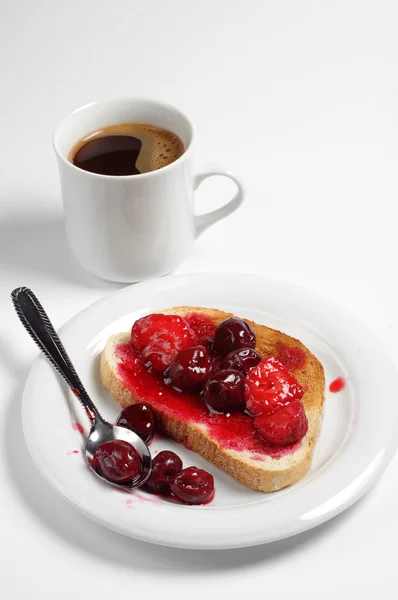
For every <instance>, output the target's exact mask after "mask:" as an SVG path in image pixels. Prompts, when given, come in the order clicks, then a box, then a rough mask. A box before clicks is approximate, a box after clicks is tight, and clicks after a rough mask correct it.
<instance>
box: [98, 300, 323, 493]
mask: <svg viewBox="0 0 398 600" xmlns="http://www.w3.org/2000/svg"><path fill="white" fill-rule="evenodd" d="M161 312H162V313H164V314H176V315H180V316H182V317H183V316H184V315H187V314H190V313H193V312H194V313H200V314H203V315H205V316H207V317H209V318H211V319H212V320H213V321H214V323H215V324H216V325H218V324H219V323H221V322H222V321H223V320H225V319H227V318H229V317H232V316H234V315H232V314H231V313H226V312H223V311H220V310H217V309H211V308H203V307H192V306H179V307H175V308H172V309H167V310H163V311H161ZM241 318H244V317H241ZM245 321H247V322H248V323H249V324H250V325H251V327H252V328H253V329H254V331H255V334H256V350H257V352H258V353H259V354H260V355H261V356H262V357H265V356H277V354H278V344H280V343H282V344H284V345H286V346H289V347H299V348H301V349H302V350H303V352H304V353H305V357H306V360H305V364H304V366H303V367H302V368H300V369H296V370H293V371H292V372H293V374H294V376H295V377H296V379H297V380H298V381H299V383H300V384H301V385H302V386H303V387H304V388H305V390H306V391H305V393H304V396H303V398H302V402H303V404H304V408H305V412H306V415H307V419H308V432H307V434H306V436H305V437H304V438H303V439H302V440H301V442H300V443H299V444H297V445H296V446H295V447H294V450H293V451H291V452H289V453H287V454H283V453H282V454H281V455H280V456H278V457H275V456H270V455H267V454H264V455H261V456H258V455H256V456H253V453H252V452H250V451H244V450H243V451H242V450H239V451H237V450H234V449H231V448H226V447H223V446H222V445H220V444H219V442H218V441H217V439H213V438H212V436H211V434H210V433H209V432H208V431H207V429H206V426H205V425H203V424H200V423H196V422H193V421H188V422H187V421H184V420H181V419H179V418H176V417H175V416H173V415H171V414H169V413H168V412H167V410H159V408H158V406H153V405H152V408H153V410H154V412H155V414H156V418H157V422H158V423H159V424H160V425H161V428H162V430H163V431H164V432H165V433H166V435H168V436H169V437H170V438H172V439H174V440H176V441H178V442H182V443H183V444H184V445H186V446H187V447H188V448H190V449H192V450H194V451H195V452H197V453H198V454H200V455H201V456H203V457H204V458H205V459H207V460H208V461H210V462H211V463H213V464H214V465H216V466H217V467H219V468H220V469H222V470H223V471H225V472H226V473H228V474H229V475H231V476H232V477H233V478H234V479H236V480H237V481H239V482H240V483H242V484H244V485H246V486H248V487H250V488H252V489H254V490H259V491H263V492H274V491H277V490H280V489H282V488H284V487H287V486H289V485H292V484H293V483H296V482H297V481H298V480H299V479H301V478H302V477H303V476H304V475H305V474H306V473H307V471H308V470H309V468H310V466H311V463H312V457H313V453H314V448H315V444H316V441H317V438H318V435H319V433H320V428H321V424H322V416H323V404H324V390H325V378H324V372H323V367H322V365H321V363H320V362H319V360H318V359H317V358H316V357H315V356H314V355H313V354H312V353H311V352H310V351H309V350H308V348H306V346H304V345H303V344H302V343H301V342H300V341H299V340H297V339H295V338H292V337H290V336H288V335H286V334H285V333H283V332H281V331H278V330H276V329H271V328H269V327H267V326H265V325H259V324H258V323H255V322H253V321H251V320H249V319H245ZM129 342H130V332H124V333H119V334H116V335H113V336H111V337H110V338H109V340H108V341H107V343H106V346H105V348H104V350H103V353H102V356H101V380H102V383H103V384H104V386H105V387H106V388H107V389H108V390H109V392H110V393H111V395H112V396H113V398H114V399H115V400H117V402H118V403H119V404H120V406H122V407H123V408H125V407H126V406H129V405H131V404H135V403H138V402H142V401H143V399H142V398H141V397H140V396H139V394H137V392H136V390H134V389H131V387H130V386H127V385H126V383H125V382H124V381H123V378H122V377H121V375H120V371H119V368H118V362H119V358H118V356H117V348H118V346H119V345H121V344H128V343H129ZM145 403H146V404H151V402H150V398H148V397H146V398H145Z"/></svg>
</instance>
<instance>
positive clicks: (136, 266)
mask: <svg viewBox="0 0 398 600" xmlns="http://www.w3.org/2000/svg"><path fill="white" fill-rule="evenodd" d="M118 123H149V124H151V125H155V126H157V127H161V128H163V129H169V130H171V131H173V132H174V133H175V134H177V135H178V136H179V137H180V139H181V140H182V141H183V143H184V147H185V151H184V154H182V156H180V157H179V158H178V159H177V160H175V161H174V162H173V163H171V164H169V165H167V166H165V167H162V168H160V169H158V170H156V171H151V172H149V173H143V174H140V175H128V176H113V175H100V174H97V173H91V172H89V171H84V170H83V169H80V168H78V167H76V166H75V165H74V164H73V163H71V162H70V161H69V160H68V156H69V153H70V151H71V149H72V148H73V146H74V145H75V144H76V142H78V141H79V140H80V139H82V138H83V137H84V136H86V135H88V134H90V133H92V132H93V131H97V130H100V129H102V128H104V127H108V126H110V125H115V124H118ZM53 143H54V149H55V153H56V155H57V159H58V167H59V173H60V179H61V189H62V199H63V205H64V214H65V224H66V234H67V238H68V242H69V246H70V248H71V250H72V252H73V254H74V255H75V257H76V258H77V260H78V261H79V262H80V263H81V265H82V266H83V267H84V268H85V269H87V271H89V272H90V273H92V274H94V275H97V276H98V277H101V278H103V279H108V280H110V281H117V282H125V283H133V282H137V281H142V280H143V279H149V278H152V277H160V276H162V275H165V274H166V273H169V272H170V271H173V270H174V269H175V268H177V267H178V265H179V264H180V263H181V262H182V261H183V260H184V259H185V258H186V256H187V255H188V254H189V252H190V250H191V247H192V244H193V242H194V240H195V238H196V237H197V236H198V235H200V234H201V233H202V232H203V231H204V230H205V229H206V228H207V227H209V225H211V224H212V223H215V222H216V221H218V220H219V219H222V218H224V217H226V216H227V215H229V214H231V213H232V212H233V211H234V210H236V209H237V208H238V206H239V205H240V204H241V203H242V201H243V198H244V187H243V184H242V182H241V181H240V179H238V178H237V177H236V176H235V175H234V174H232V173H230V172H229V171H226V170H222V169H221V170H220V169H214V170H207V171H203V172H199V173H196V174H195V173H194V167H193V145H194V135H193V126H192V124H191V123H190V121H189V120H188V118H187V117H186V116H185V115H184V114H182V113H181V112H180V111H178V110H177V109H176V108H174V107H173V106H170V105H168V104H164V103H162V102H158V101H154V100H150V99H144V98H125V99H119V100H110V101H103V102H93V103H91V104H87V105H85V106H82V107H81V108H78V109H77V110H75V111H73V112H72V113H70V114H69V115H68V116H67V117H65V118H64V119H63V120H62V121H61V122H60V123H59V125H58V127H57V128H56V130H55V132H54V139H53ZM213 175H223V176H225V177H228V178H230V179H232V180H233V181H234V182H235V183H236V186H237V192H236V194H235V195H234V197H233V198H232V199H231V200H230V201H229V202H228V203H227V204H225V205H224V206H222V207H221V208H218V209H217V210H214V211H213V212H210V213H207V214H205V215H200V216H196V215H195V212H194V190H195V189H196V188H197V187H198V186H199V185H200V184H201V183H202V181H203V180H204V179H206V178H207V177H212V176H213Z"/></svg>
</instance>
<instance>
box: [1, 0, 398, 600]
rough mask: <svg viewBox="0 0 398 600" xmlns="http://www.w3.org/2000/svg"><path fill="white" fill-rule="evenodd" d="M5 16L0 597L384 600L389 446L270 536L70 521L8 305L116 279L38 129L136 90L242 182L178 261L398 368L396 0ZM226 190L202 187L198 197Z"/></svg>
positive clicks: (396, 493)
mask: <svg viewBox="0 0 398 600" xmlns="http://www.w3.org/2000/svg"><path fill="white" fill-rule="evenodd" d="M0 9H1V19H0V61H1V64H0V87H1V94H0V135H1V159H0V165H1V178H0V259H1V261H0V263H1V264H0V292H1V293H0V303H1V312H0V321H1V328H0V382H1V383H0V394H1V399H0V415H1V421H2V424H1V427H2V433H1V438H0V439H1V445H2V454H3V456H2V462H1V471H2V480H3V482H4V483H3V486H2V487H3V489H2V494H1V503H2V507H1V510H0V519H1V525H0V539H1V543H0V553H1V571H2V573H1V579H0V585H1V588H2V590H3V592H4V598H7V599H14V598H18V599H19V598H28V597H32V596H33V597H34V598H36V597H37V598H39V597H40V598H41V599H42V600H47V599H50V598H51V599H53V598H57V599H61V600H64V599H69V598H74V599H80V598H86V597H88V596H89V597H91V598H93V597H95V598H101V599H102V598H110V597H112V596H113V595H114V596H116V595H117V596H118V597H123V598H128V597H135V596H138V595H139V594H141V595H143V594H145V597H146V598H152V597H155V596H157V597H159V598H162V599H166V600H167V599H168V598H173V599H174V600H175V599H177V598H190V599H196V598H200V599H201V600H202V599H203V598H213V597H214V596H215V595H216V594H217V595H219V594H221V593H225V595H228V597H230V598H235V597H236V598H238V597H242V596H245V597H248V596H249V595H254V594H261V597H270V596H274V597H278V598H292V597H295V598H306V599H312V598H314V599H315V598H317V599H318V598H319V597H322V598H324V599H329V598H335V597H340V598H351V597H355V598H362V599H364V600H365V599H367V598H372V599H373V598H382V599H385V598H386V599H390V598H391V599H395V600H396V598H397V597H398V591H397V576H396V571H397V569H396V560H397V559H396V557H397V551H396V548H397V546H396V539H397V537H398V517H397V506H398V477H397V467H398V458H397V457H396V458H395V460H394V461H393V462H392V463H391V465H390V467H389V468H388V470H387V472H386V473H385V475H384V476H383V477H382V478H381V480H380V482H379V483H378V485H377V486H376V488H375V489H374V490H373V491H372V492H370V493H369V494H368V495H367V496H366V497H365V498H364V499H363V500H362V501H361V502H359V503H358V504H357V505H356V506H354V507H353V508H351V509H350V510H348V511H347V512H346V513H344V514H343V515H341V516H339V517H337V518H335V519H334V520H332V521H330V522H329V523H327V524H325V525H323V526H321V527H319V528H317V529H315V530H313V531H310V532H307V533H305V534H303V535H300V536H297V537H295V538H292V539H290V540H284V541H281V542H277V543H273V544H270V545H268V546H262V547H257V548H251V549H250V548H247V549H244V550H231V551H214V552H197V551H182V550H172V549H165V548H160V547H155V546H151V545H147V544H144V543H137V542H134V541H133V540H130V539H127V538H123V537H121V536H119V535H117V534H114V533H111V532H109V531H107V530H105V529H102V528H101V527H99V526H97V525H95V524H94V523H92V522H89V521H88V520H86V519H85V518H84V517H83V516H80V515H79V514H78V513H77V512H76V511H75V510H74V509H73V508H71V507H69V506H68V505H67V504H66V503H65V502H64V501H63V500H62V499H61V498H59V497H58V496H57V494H56V493H55V492H53V491H52V490H51V489H50V488H49V487H48V486H47V484H46V483H44V481H42V479H41V478H40V476H39V475H38V473H37V472H36V470H35V468H34V466H33V464H32V462H31V459H30V457H29V455H28V453H27V450H26V448H25V445H24V442H23V436H22V429H21V420H20V406H21V392H22V389H23V384H24V380H25V377H26V374H27V371H28V369H29V366H30V364H31V362H32V360H33V359H34V357H35V356H36V355H37V352H36V350H35V347H34V345H33V343H32V342H31V340H30V339H29V338H28V336H27V335H26V333H25V332H24V330H23V329H22V327H21V325H20V324H19V322H18V321H17V318H16V317H15V316H14V314H13V311H12V308H11V305H10V301H9V293H10V292H11V290H12V289H13V288H14V287H16V286H19V285H27V286H29V287H31V288H32V289H33V290H34V291H35V292H36V294H37V295H38V296H39V298H40V299H41V301H42V303H43V304H44V306H45V307H46V309H47V310H48V312H49V314H50V316H51V318H52V319H53V321H54V324H55V325H56V326H57V327H58V326H60V325H62V323H64V322H65V321H66V320H67V319H69V318H70V317H72V316H73V315H74V314H75V313H76V312H77V311H79V310H80V309H82V308H83V307H85V306H87V305H89V304H90V303H92V302H93V301H95V300H97V299H99V298H101V297H103V296H104V295H106V294H108V293H110V292H112V291H114V290H116V289H118V288H119V287H120V286H119V285H117V284H110V283H106V282H103V281H100V280H98V279H95V278H94V277H92V276H90V275H88V274H87V273H85V272H84V271H83V270H82V269H81V268H80V267H79V265H78V264H76V262H75V261H74V260H73V259H72V257H71V256H70V254H69V251H68V248H67V246H66V242H65V236H64V232H63V225H62V207H61V201H60V192H59V185H58V174H57V170H56V163H55V158H54V156H53V151H52V147H51V135H52V130H53V128H54V127H55V125H56V124H57V121H58V120H59V119H60V118H61V117H62V116H64V114H66V113H67V112H69V111H70V110H72V109H73V108H75V107H77V106H79V105H81V104H85V103H87V102H89V101H92V100H96V99H101V98H110V97H116V96H123V95H148V96H153V97H156V98H160V99H163V100H167V101H170V102H171V103H173V104H176V105H177V106H179V107H180V108H181V109H182V110H183V111H185V112H186V113H187V114H188V116H190V117H191V119H192V120H193V121H194V123H195V124H196V127H197V156H196V159H197V164H198V166H199V165H202V164H203V163H214V162H216V163H218V164H220V163H221V164H225V165H227V166H228V167H229V168H230V169H232V170H235V171H236V172H237V173H239V174H240V175H241V176H242V177H243V178H244V179H245V180H246V183H247V186H248V192H249V193H248V196H247V199H246V202H245V204H244V206H243V207H242V208H241V209H240V210H239V212H238V213H235V214H234V215H233V216H232V217H229V218H228V219H227V220H225V221H224V222H222V223H220V224H217V225H215V226H213V227H212V228H210V229H209V230H208V231H207V232H206V233H205V234H204V235H203V236H202V237H201V238H200V239H199V240H198V242H197V243H196V245H195V249H194V252H193V254H192V255H191V256H190V257H189V258H188V259H187V260H186V261H185V262H184V263H183V264H182V265H181V267H180V268H179V269H178V271H177V272H189V271H209V270H213V271H220V270H221V271H225V270H227V271H247V272H252V273H258V274H265V275H271V276H276V277H280V278H282V279H286V280H289V281H292V282H296V283H299V284H300V285H302V286H304V287H307V288H309V289H312V290H315V291H317V292H319V293H321V294H323V295H325V296H328V297H329V298H332V299H334V300H335V301H337V302H338V303H340V304H341V305H344V306H345V307H346V308H348V309H350V310H351V311H352V312H354V313H355V314H356V315H357V316H359V317H360V318H361V319H362V321H363V322H365V323H366V324H367V325H368V326H369V327H370V328H371V329H372V330H373V331H374V332H375V333H376V334H377V335H378V336H379V338H380V340H381V342H382V343H383V344H384V346H385V347H386V349H387V350H388V351H389V352H390V354H391V356H392V357H393V359H394V361H395V363H396V364H397V363H398V341H397V328H398V316H397V310H398V286H397V255H398V236H397V227H398V209H397V192H398V181H397V163H398V108H397V106H398V5H397V3H396V1H395V0H391V1H390V2H388V1H386V0H377V1H376V0H375V1H373V2H369V1H366V0H361V1H360V0H358V1H354V0H334V1H333V2H327V1H326V0H324V1H321V0H319V1H318V2H317V1H316V0H314V1H312V2H310V1H308V0H301V1H299V0H291V1H287V0H279V1H274V2H272V1H271V0H266V1H261V0H244V1H242V0H229V1H228V0H224V1H217V0H212V1H210V0H201V1H195V2H193V1H191V0H168V1H166V2H165V1H163V0H162V1H161V0H158V1H154V0H141V1H139V2H138V1H136V0H126V1H124V0H123V1H118V0H113V1H112V2H100V1H98V0H90V1H87V0H78V1H77V0H69V1H68V2H55V1H54V0H53V1H51V0H48V1H47V2H44V1H37V2H29V1H28V0H24V1H21V0H20V1H17V0H14V1H11V0H10V1H9V2H7V1H6V2H4V0H3V1H2V2H1V4H0ZM232 189H233V187H232V184H230V183H229V182H225V181H221V180H220V181H218V180H214V179H213V180H211V181H209V182H206V183H205V184H203V186H202V187H201V190H200V193H198V195H197V200H198V205H200V210H203V211H204V210H209V209H211V208H213V207H215V206H216V205H220V204H222V203H223V202H224V201H225V200H226V199H227V198H228V197H229V195H230V194H231V192H232ZM374 376H375V377H377V373H375V374H374ZM43 393H45V390H43ZM391 394H393V395H395V396H398V393H397V390H391ZM397 400H398V398H397ZM377 409H378V408H377V398H375V411H377ZM2 595H3V594H2ZM142 597H144V596H142Z"/></svg>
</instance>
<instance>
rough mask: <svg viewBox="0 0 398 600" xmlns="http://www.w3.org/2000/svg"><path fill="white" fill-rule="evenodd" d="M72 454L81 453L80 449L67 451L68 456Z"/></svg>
mask: <svg viewBox="0 0 398 600" xmlns="http://www.w3.org/2000/svg"><path fill="white" fill-rule="evenodd" d="M72 454H79V450H71V451H70V452H67V453H66V456H71V455H72Z"/></svg>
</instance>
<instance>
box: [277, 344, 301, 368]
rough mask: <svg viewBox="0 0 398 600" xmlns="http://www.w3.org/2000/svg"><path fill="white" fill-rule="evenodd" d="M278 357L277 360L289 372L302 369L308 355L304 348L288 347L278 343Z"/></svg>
mask: <svg viewBox="0 0 398 600" xmlns="http://www.w3.org/2000/svg"><path fill="white" fill-rule="evenodd" d="M276 349H277V352H278V353H277V355H276V358H277V359H278V360H279V361H280V362H281V363H282V364H283V365H285V367H286V368H287V369H288V370H289V371H295V370H296V369H302V368H303V367H304V366H305V363H306V358H307V357H306V355H305V352H304V350H303V349H302V348H299V347H298V346H287V345H286V344H284V343H283V342H277V343H276Z"/></svg>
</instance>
